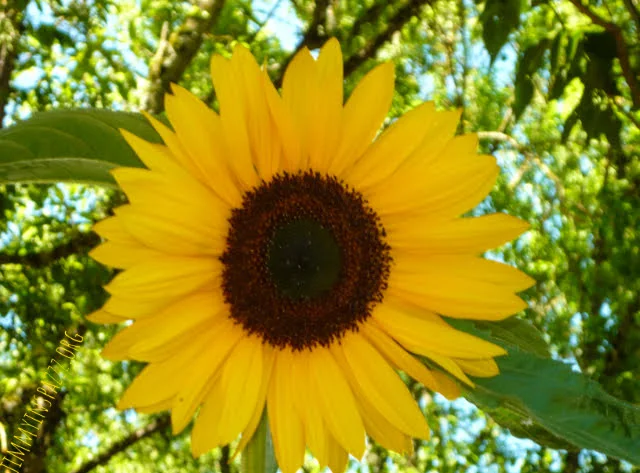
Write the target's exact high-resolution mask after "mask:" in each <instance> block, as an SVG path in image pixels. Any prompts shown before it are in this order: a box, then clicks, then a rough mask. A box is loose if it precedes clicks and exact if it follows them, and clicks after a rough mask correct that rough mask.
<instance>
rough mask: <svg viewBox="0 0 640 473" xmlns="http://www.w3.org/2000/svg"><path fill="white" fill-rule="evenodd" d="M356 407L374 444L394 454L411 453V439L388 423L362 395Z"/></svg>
mask: <svg viewBox="0 0 640 473" xmlns="http://www.w3.org/2000/svg"><path fill="white" fill-rule="evenodd" d="M358 405H359V407H360V412H361V414H362V418H363V420H364V425H365V428H366V429H367V433H368V434H369V435H370V436H371V437H372V438H373V439H374V440H375V441H376V442H378V443H379V444H380V445H382V446H383V447H384V448H387V449H389V450H392V451H394V452H398V453H403V454H411V453H413V442H412V440H411V437H410V436H409V435H406V434H405V433H403V432H402V431H401V430H400V429H398V428H397V427H396V426H395V425H394V424H392V423H391V422H389V421H388V420H387V419H386V418H385V417H384V416H383V415H382V414H381V413H380V412H379V411H378V409H377V408H376V407H375V406H374V405H372V404H371V403H370V402H369V401H368V400H367V397H366V396H365V395H364V394H359V395H358Z"/></svg>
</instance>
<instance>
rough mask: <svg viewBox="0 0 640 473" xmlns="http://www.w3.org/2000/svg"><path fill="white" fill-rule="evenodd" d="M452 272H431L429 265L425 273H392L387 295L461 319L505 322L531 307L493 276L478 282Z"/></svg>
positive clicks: (394, 271) (426, 266)
mask: <svg viewBox="0 0 640 473" xmlns="http://www.w3.org/2000/svg"><path fill="white" fill-rule="evenodd" d="M394 269H395V268H394ZM452 271H453V270H452ZM452 271H449V272H431V271H430V268H428V265H425V270H424V272H423V273H409V272H406V271H405V272H402V271H398V270H392V271H391V274H390V276H389V287H388V289H387V293H388V294H389V295H391V296H392V297H394V298H396V299H398V300H403V301H406V302H410V303H412V304H416V305H418V306H419V307H422V308H424V309H426V310H428V311H433V312H437V313H438V314H443V315H448V316H450V317H457V318H467V319H485V320H501V319H504V318H506V317H508V316H510V315H513V314H515V313H516V312H518V311H520V310H522V309H524V308H525V307H527V304H526V303H525V302H524V301H523V300H522V299H520V298H519V297H518V296H516V295H514V294H513V289H512V288H510V287H504V286H500V285H498V284H496V283H495V282H493V281H492V280H491V279H490V278H491V276H489V277H488V278H487V280H478V279H474V278H473V277H470V276H466V275H462V274H454V273H452ZM456 271H457V269H456Z"/></svg>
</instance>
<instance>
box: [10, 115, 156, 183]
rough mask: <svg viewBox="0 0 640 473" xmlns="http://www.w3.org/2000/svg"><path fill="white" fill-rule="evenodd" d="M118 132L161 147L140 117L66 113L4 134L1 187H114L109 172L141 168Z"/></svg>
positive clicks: (43, 117) (36, 118)
mask: <svg viewBox="0 0 640 473" xmlns="http://www.w3.org/2000/svg"><path fill="white" fill-rule="evenodd" d="M119 129H125V130H128V131H130V132H132V133H134V134H136V135H138V136H140V137H143V138H145V139H146V140H149V141H152V142H161V140H160V137H159V136H158V135H157V133H156V132H155V131H154V130H153V128H152V127H151V125H150V124H149V123H148V122H147V120H146V119H145V118H144V117H142V115H139V114H134V113H128V112H110V111H106V110H65V111H52V112H46V113H40V114H36V115H34V116H33V117H32V118H30V119H29V120H27V121H25V122H21V123H19V124H17V125H14V126H12V127H10V128H8V129H6V130H2V131H0V183H15V182H78V183H85V184H100V185H105V184H106V185H110V186H114V185H115V181H114V180H113V178H112V177H111V174H109V170H110V169H112V168H114V167H117V166H128V167H143V164H142V163H141V162H140V160H139V159H138V157H137V156H136V154H135V153H134V152H133V150H132V149H131V148H130V147H129V145H128V144H127V143H126V141H125V140H124V138H123V137H122V135H121V134H120V132H119V131H118V130H119Z"/></svg>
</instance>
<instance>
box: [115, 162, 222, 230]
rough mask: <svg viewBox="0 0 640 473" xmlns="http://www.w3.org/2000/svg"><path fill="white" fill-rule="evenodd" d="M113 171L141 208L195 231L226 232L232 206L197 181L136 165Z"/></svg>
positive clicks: (135, 203)
mask: <svg viewBox="0 0 640 473" xmlns="http://www.w3.org/2000/svg"><path fill="white" fill-rule="evenodd" d="M111 174H113V176H114V177H115V179H116V181H118V184H119V185H120V188H121V189H122V190H123V191H124V192H125V193H126V194H127V197H128V199H129V202H130V203H131V204H133V208H134V209H136V210H137V211H146V212H148V213H150V214H155V215H159V216H161V217H163V216H164V218H165V219H166V220H168V221H175V223H176V224H182V225H185V226H188V227H193V228H194V229H195V230H194V231H198V232H202V233H208V234H211V233H220V234H222V235H223V236H224V233H225V232H226V230H227V228H228V222H227V221H228V218H229V216H230V213H231V212H230V210H231V209H230V207H229V206H228V204H226V203H225V202H223V201H222V200H220V199H219V198H218V197H217V196H215V195H214V194H213V193H212V192H211V191H209V190H207V189H206V188H205V187H202V186H201V185H200V184H199V183H198V182H197V181H195V180H192V179H190V180H189V181H180V180H178V179H174V178H171V177H168V176H165V175H163V174H160V173H156V172H151V171H146V170H144V169H134V168H118V169H114V170H113V171H111Z"/></svg>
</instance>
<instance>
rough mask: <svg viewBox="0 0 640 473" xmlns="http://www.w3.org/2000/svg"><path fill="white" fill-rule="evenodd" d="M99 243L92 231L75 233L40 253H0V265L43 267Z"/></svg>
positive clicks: (98, 238)
mask: <svg viewBox="0 0 640 473" xmlns="http://www.w3.org/2000/svg"><path fill="white" fill-rule="evenodd" d="M98 243H100V237H99V236H98V235H96V234H95V233H93V232H90V233H76V234H75V235H73V236H72V237H71V239H70V240H69V241H67V242H65V243H62V244H60V245H58V246H56V247H54V248H53V249H51V250H48V251H43V252H40V253H27V254H24V255H21V254H13V255H8V254H0V265H3V264H21V265H23V266H29V267H31V268H43V267H45V266H48V265H50V264H51V263H53V262H54V261H56V260H58V259H61V258H66V257H67V256H71V255H73V254H84V253H86V252H88V251H89V250H90V249H91V248H93V247H94V246H96V245H97V244H98Z"/></svg>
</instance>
